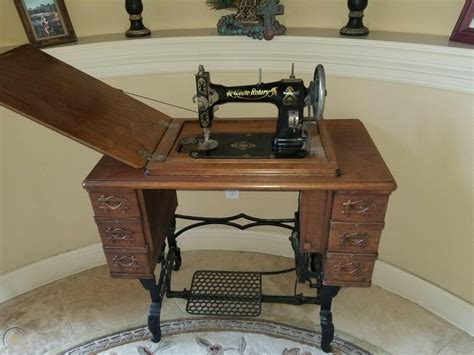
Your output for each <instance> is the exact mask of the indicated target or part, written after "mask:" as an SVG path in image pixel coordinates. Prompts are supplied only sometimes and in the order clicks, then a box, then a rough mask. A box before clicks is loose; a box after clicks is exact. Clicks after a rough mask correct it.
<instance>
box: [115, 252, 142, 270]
mask: <svg viewBox="0 0 474 355" xmlns="http://www.w3.org/2000/svg"><path fill="white" fill-rule="evenodd" d="M112 263H113V265H114V266H115V267H133V268H135V269H139V268H140V264H139V262H138V259H137V258H136V257H134V256H130V255H115V256H114V257H113V259H112Z"/></svg>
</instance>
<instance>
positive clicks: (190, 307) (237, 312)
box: [186, 270, 262, 317]
mask: <svg viewBox="0 0 474 355" xmlns="http://www.w3.org/2000/svg"><path fill="white" fill-rule="evenodd" d="M261 305H262V275H261V274H260V273H257V272H234V271H205V270H199V271H196V272H195V273H194V275H193V280H192V282H191V290H190V295H189V299H188V303H187V305H186V311H187V312H188V313H190V314H201V315H208V316H241V317H257V316H259V315H260V313H261V310H262V306H261Z"/></svg>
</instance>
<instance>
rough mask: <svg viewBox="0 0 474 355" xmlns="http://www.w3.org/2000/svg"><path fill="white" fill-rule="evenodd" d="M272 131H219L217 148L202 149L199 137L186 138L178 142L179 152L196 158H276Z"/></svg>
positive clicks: (216, 135)
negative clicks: (273, 151)
mask: <svg viewBox="0 0 474 355" xmlns="http://www.w3.org/2000/svg"><path fill="white" fill-rule="evenodd" d="M273 136H274V135H273V134H272V133H217V134H213V135H212V139H213V140H216V141H217V142H219V145H218V146H217V148H215V149H211V150H200V149H199V139H198V138H184V139H183V140H181V141H180V142H179V144H178V148H177V149H178V152H179V153H187V154H189V155H190V156H191V157H193V158H195V159H274V158H275V156H274V154H273V153H272V139H273Z"/></svg>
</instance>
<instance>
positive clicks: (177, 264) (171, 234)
mask: <svg viewBox="0 0 474 355" xmlns="http://www.w3.org/2000/svg"><path fill="white" fill-rule="evenodd" d="M175 232H176V218H174V219H173V221H172V222H171V224H170V226H169V228H168V232H167V233H166V239H167V240H168V245H169V248H170V251H173V253H174V258H173V259H174V265H173V270H174V271H178V270H179V269H180V268H181V250H180V249H179V248H178V244H177V242H176V237H175Z"/></svg>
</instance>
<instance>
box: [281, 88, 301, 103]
mask: <svg viewBox="0 0 474 355" xmlns="http://www.w3.org/2000/svg"><path fill="white" fill-rule="evenodd" d="M283 95H284V96H283V105H286V106H289V105H295V104H296V102H297V101H298V100H297V98H296V95H295V89H294V88H293V86H288V87H287V88H286V90H285V91H284V92H283Z"/></svg>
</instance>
